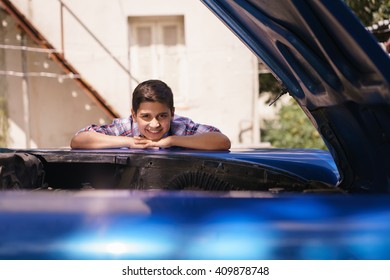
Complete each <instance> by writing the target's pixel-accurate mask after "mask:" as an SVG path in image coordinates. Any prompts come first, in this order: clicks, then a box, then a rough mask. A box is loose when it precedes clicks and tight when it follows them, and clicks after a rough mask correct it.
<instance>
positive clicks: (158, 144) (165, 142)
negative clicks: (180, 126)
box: [131, 136, 172, 149]
mask: <svg viewBox="0 0 390 280" xmlns="http://www.w3.org/2000/svg"><path fill="white" fill-rule="evenodd" d="M133 139H134V145H132V146H131V148H141V149H153V148H155V149H157V148H169V147H171V146H172V144H171V137H170V136H168V137H165V138H162V139H160V140H158V141H152V140H149V139H146V138H143V137H134V138H133Z"/></svg>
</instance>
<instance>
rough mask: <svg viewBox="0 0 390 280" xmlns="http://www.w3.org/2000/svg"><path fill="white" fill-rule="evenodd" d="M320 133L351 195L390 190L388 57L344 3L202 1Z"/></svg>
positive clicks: (239, 0)
mask: <svg viewBox="0 0 390 280" xmlns="http://www.w3.org/2000/svg"><path fill="white" fill-rule="evenodd" d="M202 2H204V3H205V4H206V6H208V7H209V8H210V9H211V10H212V11H213V12H214V13H215V14H216V15H217V16H218V17H219V18H220V19H221V20H222V21H223V22H224V23H225V24H226V25H227V26H228V27H229V28H230V29H231V30H232V31H233V32H234V33H235V34H236V35H237V36H238V37H239V38H240V39H241V40H242V41H243V42H244V43H245V44H246V45H247V46H248V47H249V48H250V49H251V50H252V51H253V53H254V54H255V55H256V56H257V57H258V58H260V59H261V60H262V61H263V62H264V63H265V64H266V65H267V66H268V68H269V70H270V71H271V72H272V73H273V74H274V75H275V77H276V78H277V79H279V80H280V81H281V82H282V83H283V85H284V86H285V87H286V89H287V91H288V92H289V94H290V95H291V96H293V97H294V99H295V100H296V101H297V102H298V103H299V105H300V106H301V108H302V109H303V110H304V112H305V113H306V115H307V116H308V117H309V118H310V120H311V121H312V123H313V125H314V126H315V127H316V128H317V130H318V131H319V132H320V134H321V135H322V137H323V139H324V141H325V143H326V144H327V146H328V148H329V150H330V152H331V153H332V155H333V157H334V159H335V161H336V164H337V166H338V168H339V170H340V174H341V181H340V187H341V188H343V189H345V190H347V191H351V192H369V193H378V192H379V193H388V192H390V92H389V91H390V90H389V85H390V58H389V55H388V54H387V53H386V52H385V51H384V50H383V49H382V48H381V47H380V45H379V44H378V42H377V41H376V39H375V38H374V37H373V35H372V34H370V33H369V32H368V31H367V30H366V29H365V28H364V26H363V25H362V24H361V23H360V21H359V20H358V19H357V18H356V17H355V16H354V15H353V13H352V12H351V11H350V10H349V8H348V7H347V6H346V5H345V4H344V3H343V2H341V1H336V0H332V1H326V0H322V1H312V0H296V1H290V0H278V1H267V0H202Z"/></svg>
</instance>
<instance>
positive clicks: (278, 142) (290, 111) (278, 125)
mask: <svg viewBox="0 0 390 280" xmlns="http://www.w3.org/2000/svg"><path fill="white" fill-rule="evenodd" d="M261 136H262V140H263V141H266V142H270V143H271V145H272V146H273V147H279V148H317V149H326V145H325V144H324V142H323V140H322V138H321V136H320V135H319V133H318V132H317V130H316V129H315V128H314V126H313V125H312V124H311V123H310V121H309V119H308V118H307V116H306V115H305V114H304V113H303V111H302V109H301V108H300V107H299V105H298V104H297V103H296V102H295V101H294V99H292V98H291V99H290V102H288V103H287V104H285V105H283V106H282V107H281V108H280V110H279V112H278V118H277V119H275V120H267V121H265V128H264V130H263V131H262V135H261Z"/></svg>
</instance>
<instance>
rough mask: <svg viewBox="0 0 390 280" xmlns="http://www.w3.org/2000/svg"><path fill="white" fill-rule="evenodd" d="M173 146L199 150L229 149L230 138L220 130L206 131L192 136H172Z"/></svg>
mask: <svg viewBox="0 0 390 280" xmlns="http://www.w3.org/2000/svg"><path fill="white" fill-rule="evenodd" d="M171 137H172V138H171V144H172V146H178V147H183V148H191V149H199V150H229V149H230V147H231V143H230V140H229V138H228V137H227V136H226V135H224V134H223V133H220V132H206V133H200V134H194V135H190V136H171Z"/></svg>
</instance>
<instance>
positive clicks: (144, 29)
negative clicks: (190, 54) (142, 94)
mask: <svg viewBox="0 0 390 280" xmlns="http://www.w3.org/2000/svg"><path fill="white" fill-rule="evenodd" d="M129 46H130V49H129V54H130V55H129V58H130V69H131V73H132V75H133V76H134V77H136V78H137V80H139V81H144V80H148V79H161V80H163V81H165V82H166V83H167V84H168V85H169V86H170V87H171V88H172V91H173V93H174V97H175V103H176V104H181V103H184V102H185V100H186V94H185V92H186V89H185V85H186V83H185V81H186V79H187V75H186V57H185V53H184V50H185V49H184V47H185V40H184V16H164V17H130V18H129Z"/></svg>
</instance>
